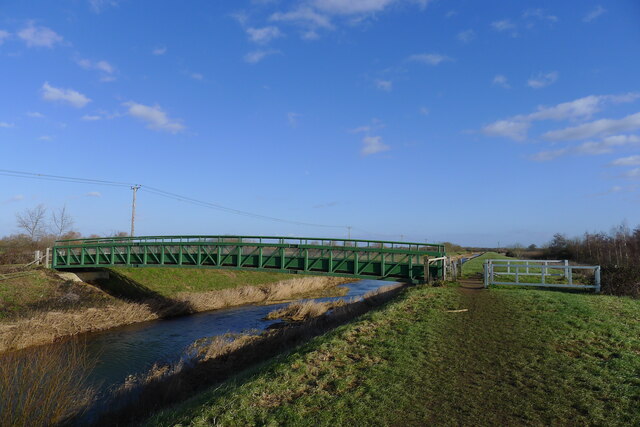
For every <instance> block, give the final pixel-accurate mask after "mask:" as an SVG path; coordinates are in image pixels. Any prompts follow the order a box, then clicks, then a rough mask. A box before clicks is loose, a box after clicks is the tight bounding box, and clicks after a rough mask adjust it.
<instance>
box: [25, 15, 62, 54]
mask: <svg viewBox="0 0 640 427" xmlns="http://www.w3.org/2000/svg"><path fill="white" fill-rule="evenodd" d="M18 37H19V38H20V39H21V40H22V41H24V42H25V43H26V44H27V46H29V47H48V48H51V47H54V46H55V45H56V44H58V43H62V40H63V39H62V36H60V35H59V34H57V33H56V32H55V31H53V30H52V29H50V28H47V27H40V26H36V25H34V23H33V22H32V21H31V22H29V23H28V24H27V26H26V27H24V28H23V29H22V30H20V31H18Z"/></svg>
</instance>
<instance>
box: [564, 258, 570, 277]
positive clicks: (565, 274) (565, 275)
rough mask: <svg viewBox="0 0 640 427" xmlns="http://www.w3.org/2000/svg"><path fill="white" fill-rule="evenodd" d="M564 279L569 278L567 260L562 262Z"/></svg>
mask: <svg viewBox="0 0 640 427" xmlns="http://www.w3.org/2000/svg"><path fill="white" fill-rule="evenodd" d="M564 278H565V279H568V278H569V260H568V259H565V260H564Z"/></svg>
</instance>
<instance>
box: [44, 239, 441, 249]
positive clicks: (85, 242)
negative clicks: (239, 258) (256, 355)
mask: <svg viewBox="0 0 640 427" xmlns="http://www.w3.org/2000/svg"><path fill="white" fill-rule="evenodd" d="M213 239H216V240H217V241H218V243H233V244H236V245H237V244H240V245H244V246H251V245H252V244H253V245H255V244H261V245H270V246H284V247H291V245H297V246H299V247H306V248H309V249H312V248H313V249H321V248H330V247H332V248H336V249H338V248H358V249H363V250H364V249H372V250H379V249H385V250H399V251H405V252H406V251H408V252H419V253H424V252H441V253H444V252H445V248H444V245H441V244H434V243H415V242H398V241H390V240H364V239H336V238H321V237H285V236H235V235H209V236H206V235H192V236H139V237H137V236H136V237H100V238H84V239H64V240H56V242H55V247H58V248H62V247H71V246H79V245H81V246H84V247H94V246H101V245H104V244H113V243H116V244H118V243H120V244H125V245H130V244H136V243H138V244H151V243H157V244H171V243H191V244H195V243H212V242H210V241H211V240H213ZM232 239H235V240H236V241H228V240H232ZM175 240H178V241H175ZM243 240H258V241H257V242H255V241H248V242H247V241H243ZM263 240H277V241H278V243H270V242H269V243H268V242H263ZM291 241H296V242H298V243H290V242H291ZM302 242H305V243H302ZM309 242H320V243H323V242H341V243H342V244H341V245H323V244H320V245H313V244H309ZM344 243H352V244H353V245H352V246H351V245H348V244H347V245H345V244H344ZM365 243H366V245H364V244H365ZM360 244H362V245H360ZM376 244H377V245H391V247H384V248H376V247H372V245H376ZM394 246H395V247H394Z"/></svg>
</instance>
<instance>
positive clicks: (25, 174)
mask: <svg viewBox="0 0 640 427" xmlns="http://www.w3.org/2000/svg"><path fill="white" fill-rule="evenodd" d="M0 175H3V176H12V177H17V178H29V179H39V180H45V181H58V182H70V183H76V184H93V185H108V186H114V187H129V188H131V187H132V186H138V188H140V190H141V191H144V192H147V193H151V194H155V195H157V196H161V197H165V198H169V199H173V200H177V201H180V202H185V203H190V204H193V205H196V206H201V207H205V208H209V209H216V210H219V211H222V212H227V213H231V214H234V215H241V216H246V217H250V218H256V219H264V220H269V221H274V222H280V223H286V224H293V225H302V226H309V227H323V228H347V226H345V225H329V224H315V223H311V222H303V221H294V220H288V219H284V218H277V217H273V216H268V215H262V214H258V213H254V212H249V211H243V210H240V209H235V208H230V207H228V206H224V205H220V204H218V203H211V202H207V201H203V200H199V199H195V198H193V197H188V196H183V195H180V194H177V193H172V192H169V191H165V190H162V189H159V188H155V187H150V186H145V185H139V184H132V183H128V182H119V181H106V180H100V179H89V178H77V177H69V176H60V175H49V174H42V173H33V172H21V171H13V170H6V169H0Z"/></svg>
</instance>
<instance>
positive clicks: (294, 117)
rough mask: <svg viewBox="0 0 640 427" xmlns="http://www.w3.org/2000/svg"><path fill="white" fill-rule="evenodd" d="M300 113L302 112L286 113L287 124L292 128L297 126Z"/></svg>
mask: <svg viewBox="0 0 640 427" xmlns="http://www.w3.org/2000/svg"><path fill="white" fill-rule="evenodd" d="M301 115H302V114H298V113H293V112H289V113H287V121H288V122H289V126H291V127H292V128H294V127H296V126H298V117H300V116H301Z"/></svg>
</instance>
